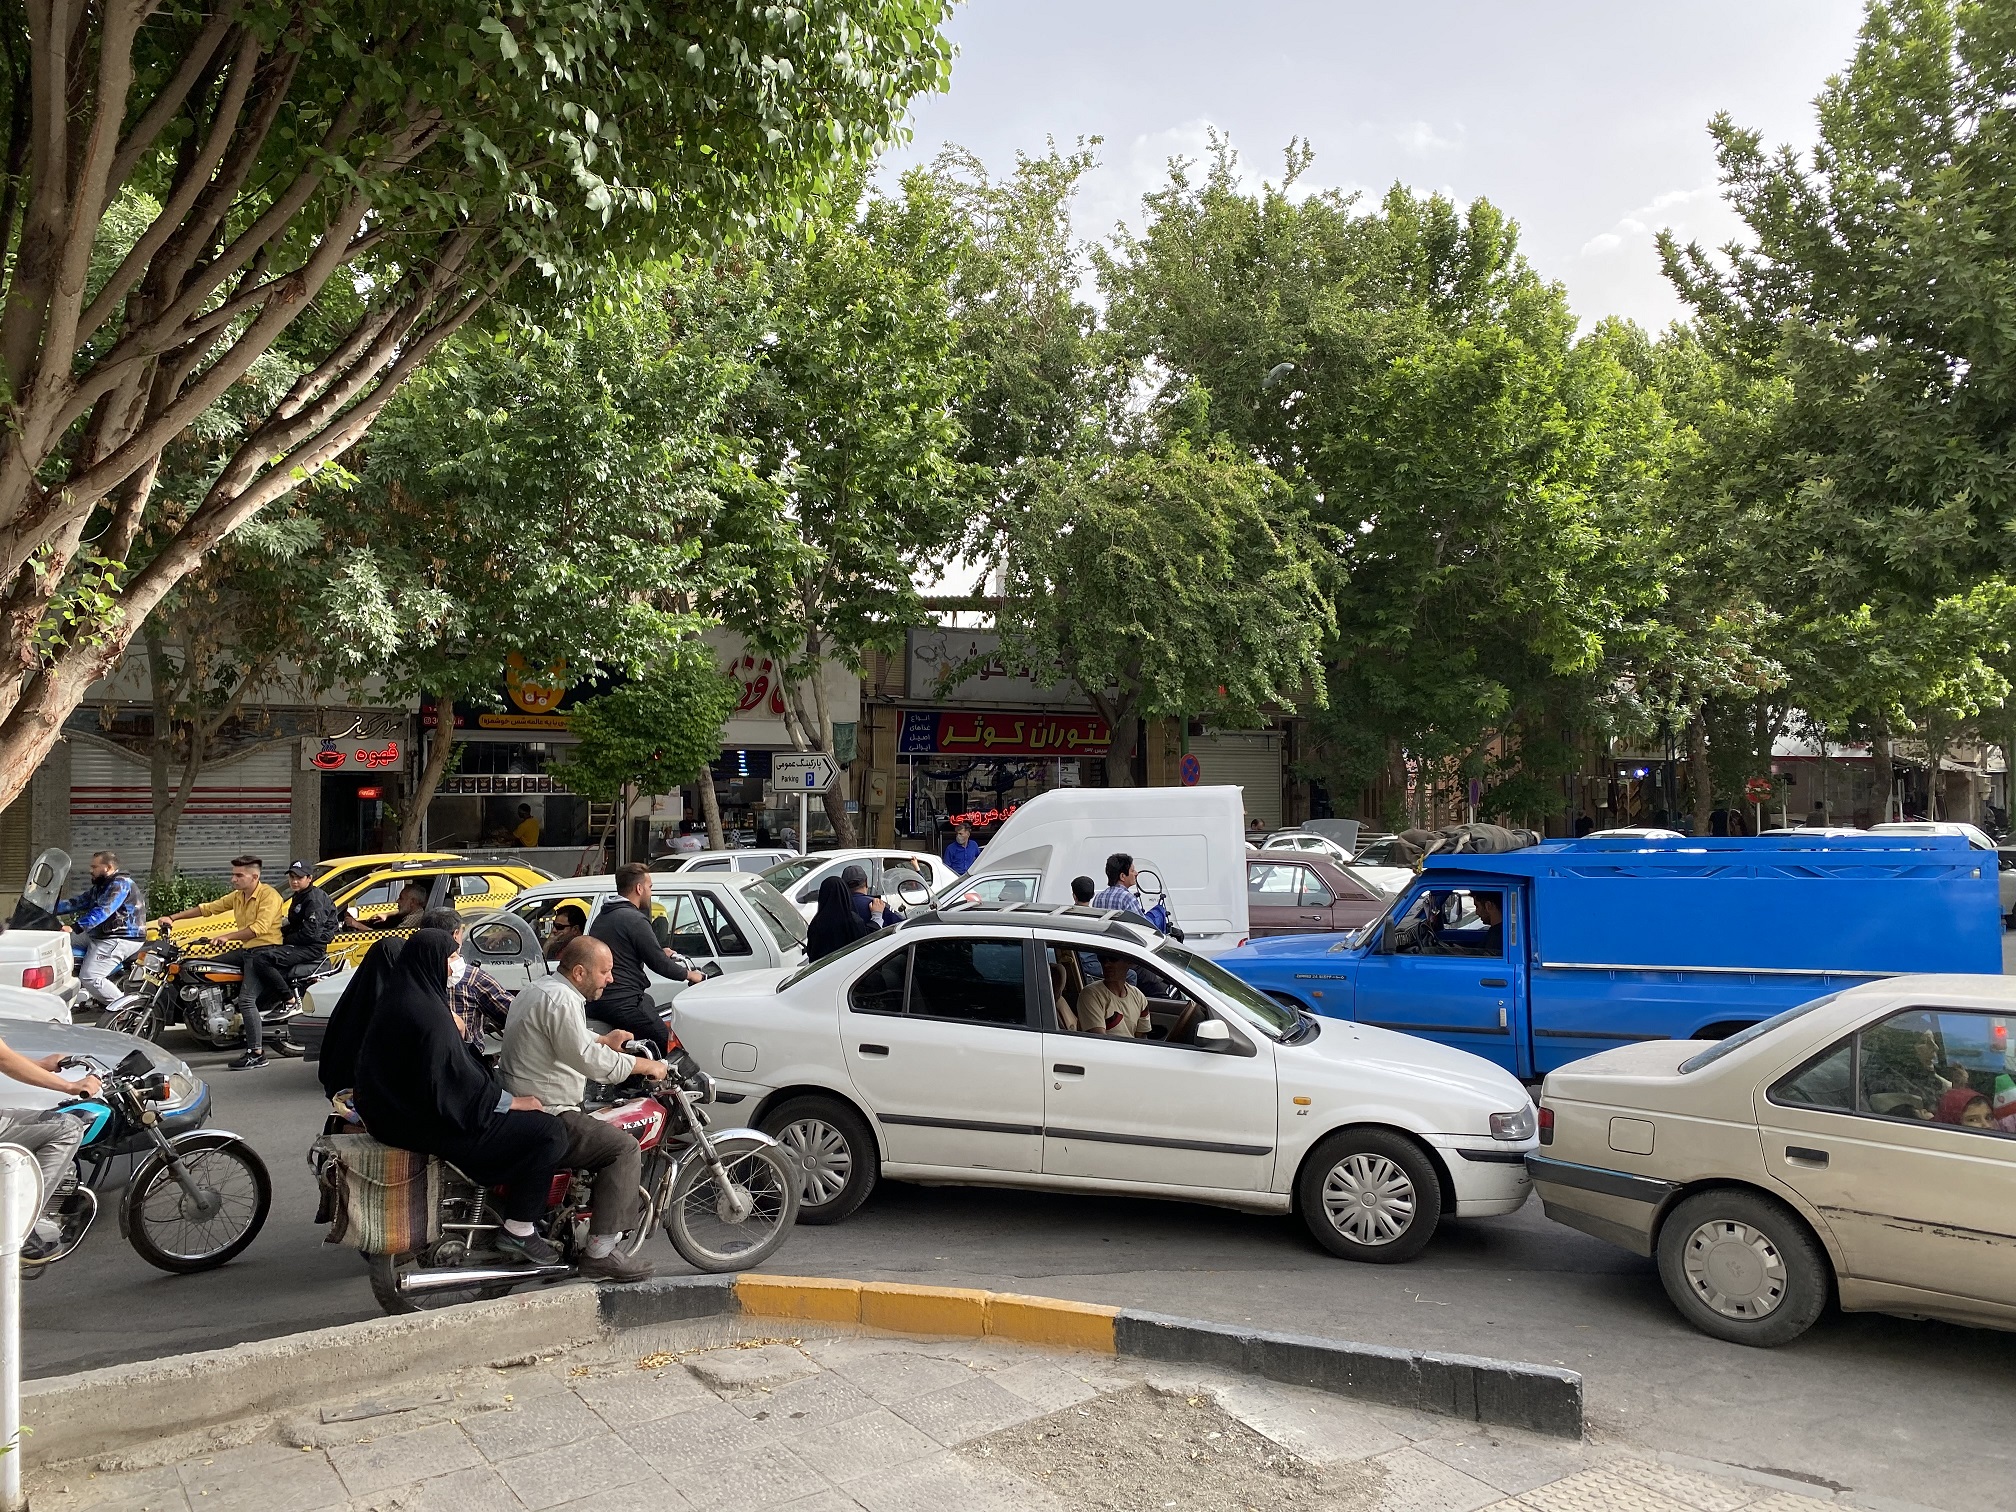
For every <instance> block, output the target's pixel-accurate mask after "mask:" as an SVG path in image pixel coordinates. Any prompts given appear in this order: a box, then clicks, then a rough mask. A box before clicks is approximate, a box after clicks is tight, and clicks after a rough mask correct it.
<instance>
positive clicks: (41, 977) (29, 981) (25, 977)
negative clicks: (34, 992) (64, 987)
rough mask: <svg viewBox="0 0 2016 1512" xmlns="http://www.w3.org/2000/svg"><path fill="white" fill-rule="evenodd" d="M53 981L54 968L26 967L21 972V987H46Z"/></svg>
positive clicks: (54, 976)
mask: <svg viewBox="0 0 2016 1512" xmlns="http://www.w3.org/2000/svg"><path fill="white" fill-rule="evenodd" d="M55 980H56V968H55V967H53V966H27V967H24V968H22V971H21V985H22V986H23V987H47V986H49V985H50V984H51V983H53V982H54V981H55Z"/></svg>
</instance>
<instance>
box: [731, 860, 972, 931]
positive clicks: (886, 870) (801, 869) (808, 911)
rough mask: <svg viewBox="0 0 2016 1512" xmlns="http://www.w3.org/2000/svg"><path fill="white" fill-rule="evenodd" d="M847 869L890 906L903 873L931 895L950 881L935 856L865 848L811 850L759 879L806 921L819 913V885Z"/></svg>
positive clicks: (776, 866) (949, 871) (765, 872)
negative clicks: (861, 877)
mask: <svg viewBox="0 0 2016 1512" xmlns="http://www.w3.org/2000/svg"><path fill="white" fill-rule="evenodd" d="M850 866H858V867H860V868H861V870H862V871H864V872H866V873H867V874H868V890H869V891H870V892H873V893H881V894H883V895H885V896H887V897H888V898H889V900H890V901H891V902H892V903H893V902H894V901H895V900H896V889H897V888H898V886H900V885H901V882H902V880H903V874H904V873H906V872H915V873H916V874H917V875H918V876H920V877H922V878H923V879H924V885H925V887H927V888H928V889H930V890H931V891H932V892H934V893H935V892H937V891H938V889H939V888H940V887H942V886H944V885H945V884H946V883H947V882H950V881H951V880H952V868H951V867H949V866H947V865H946V864H945V863H944V862H943V861H941V860H939V859H938V858H937V857H936V856H924V855H919V854H918V853H916V852H915V851H905V850H893V849H892V850H870V849H866V848H860V849H855V850H835V851H815V852H813V853H812V854H811V855H809V856H793V857H792V858H791V859H790V860H788V861H780V862H778V863H777V864H776V865H775V866H772V867H770V868H768V869H767V870H765V871H764V872H763V876H764V878H765V879H766V880H767V881H768V882H769V883H770V885H771V886H772V887H774V888H776V889H777V891H779V892H781V893H782V894H784V896H785V897H787V898H789V899H790V900H791V901H792V902H793V903H795V904H797V905H798V912H800V913H801V914H803V915H804V916H805V917H806V918H808V919H809V918H811V917H812V915H814V914H815V913H817V912H818V911H819V886H820V884H821V883H822V882H824V881H825V880H826V879H827V878H828V877H837V876H839V875H840V873H841V872H843V871H845V870H846V869H847V868H848V867H850ZM892 873H893V874H894V875H892Z"/></svg>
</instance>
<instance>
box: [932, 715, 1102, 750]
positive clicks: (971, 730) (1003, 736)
mask: <svg viewBox="0 0 2016 1512" xmlns="http://www.w3.org/2000/svg"><path fill="white" fill-rule="evenodd" d="M1112 742H1113V734H1112V731H1111V730H1110V729H1109V728H1108V727H1107V724H1106V721H1105V720H1103V719H1101V718H1100V717H1099V716H1098V715H1096V714H1010V713H1006V712H1002V713H978V714H946V713H935V712H932V711H930V710H925V709H911V710H909V711H908V712H907V713H905V714H904V716H903V736H902V741H901V747H902V754H904V755H912V756H932V755H937V756H1104V755H1105V754H1106V750H1107V747H1108V746H1110V745H1111V744H1112Z"/></svg>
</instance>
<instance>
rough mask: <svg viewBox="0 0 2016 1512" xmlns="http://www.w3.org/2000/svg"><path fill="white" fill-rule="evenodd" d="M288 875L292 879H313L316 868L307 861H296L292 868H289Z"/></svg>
mask: <svg viewBox="0 0 2016 1512" xmlns="http://www.w3.org/2000/svg"><path fill="white" fill-rule="evenodd" d="M287 875H288V876H290V877H312V876H314V875H315V868H314V866H313V865H312V864H311V863H309V862H307V861H296V862H295V863H294V864H293V865H292V866H290V867H288V868H287Z"/></svg>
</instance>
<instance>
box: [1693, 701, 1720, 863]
mask: <svg viewBox="0 0 2016 1512" xmlns="http://www.w3.org/2000/svg"><path fill="white" fill-rule="evenodd" d="M1687 772H1688V775H1689V776H1690V777H1692V778H1693V779H1694V833H1695V834H1697V835H1705V834H1707V833H1708V827H1709V821H1710V817H1711V816H1712V815H1713V814H1714V812H1715V779H1714V777H1713V776H1711V775H1710V774H1709V771H1708V700H1707V699H1705V698H1704V699H1701V700H1699V701H1697V702H1696V703H1695V705H1694V714H1693V717H1692V718H1690V719H1689V720H1688V721H1687Z"/></svg>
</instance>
